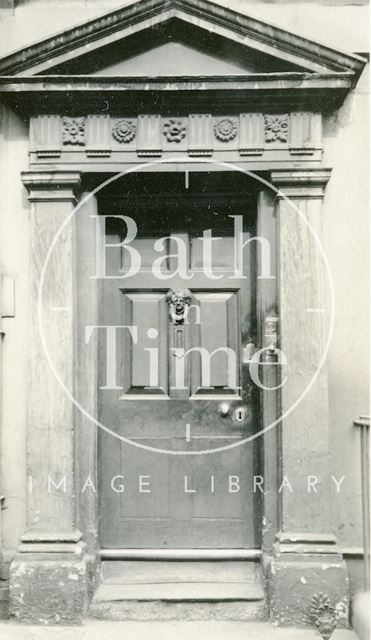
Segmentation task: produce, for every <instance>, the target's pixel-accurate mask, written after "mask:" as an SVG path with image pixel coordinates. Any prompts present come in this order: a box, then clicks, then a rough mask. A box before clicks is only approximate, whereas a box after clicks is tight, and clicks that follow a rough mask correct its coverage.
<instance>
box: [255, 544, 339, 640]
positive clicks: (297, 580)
mask: <svg viewBox="0 0 371 640" xmlns="http://www.w3.org/2000/svg"><path fill="white" fill-rule="evenodd" d="M267 577H268V590H269V608H270V619H271V622H273V623H275V624H278V625H282V626H284V625H286V626H291V625H297V626H311V627H315V628H317V629H318V630H319V631H320V633H323V631H324V629H325V628H326V629H329V628H331V627H333V628H335V627H336V626H338V627H347V626H348V620H349V581H348V574H347V568H346V564H345V562H344V560H343V558H342V555H341V552H340V549H339V548H338V546H337V545H336V540H335V538H334V537H333V536H332V535H331V534H330V535H327V534H324V535H320V534H288V533H285V534H282V533H281V534H278V535H277V542H276V544H275V545H274V554H273V557H272V559H271V562H270V566H269V570H268V576H267ZM323 637H330V636H329V635H328V636H326V635H323Z"/></svg>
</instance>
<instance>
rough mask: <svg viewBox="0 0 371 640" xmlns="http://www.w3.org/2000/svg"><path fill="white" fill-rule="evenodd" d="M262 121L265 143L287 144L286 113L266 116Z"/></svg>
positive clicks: (287, 120)
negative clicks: (263, 123)
mask: <svg viewBox="0 0 371 640" xmlns="http://www.w3.org/2000/svg"><path fill="white" fill-rule="evenodd" d="M264 121H265V141H266V142H268V143H269V142H287V140H288V131H289V116H288V114H287V113H284V114H282V115H276V114H274V115H266V116H264Z"/></svg>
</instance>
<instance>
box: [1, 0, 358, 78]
mask: <svg viewBox="0 0 371 640" xmlns="http://www.w3.org/2000/svg"><path fill="white" fill-rule="evenodd" d="M171 20H179V21H181V22H182V23H186V24H191V25H193V26H194V27H196V28H197V29H200V30H204V32H205V33H206V32H208V33H210V32H212V33H215V34H218V35H219V36H220V38H222V39H225V40H226V41H233V42H234V43H235V45H237V46H238V47H240V49H241V50H242V52H243V49H245V50H246V54H248V51H249V50H254V51H255V52H258V53H261V54H262V55H266V56H270V57H272V58H275V59H279V60H281V61H282V62H283V63H287V65H294V66H296V67H297V68H298V70H300V69H302V70H303V71H309V72H313V73H334V72H335V73H337V72H338V73H344V72H348V73H351V74H352V75H353V77H354V80H356V78H357V77H358V75H359V73H360V72H361V70H362V68H363V66H364V64H365V60H363V58H361V57H359V56H356V55H353V54H348V53H344V52H341V51H337V50H335V49H333V48H330V47H328V46H326V45H323V44H320V43H317V42H313V41H311V40H308V39H306V38H303V37H301V36H298V35H295V34H293V33H290V32H288V31H285V30H284V29H282V28H279V27H276V26H272V25H270V24H267V23H265V22H263V21H260V20H257V19H256V18H252V17H250V16H248V15H245V14H242V13H237V12H236V11H233V10H231V9H228V8H226V7H223V6H221V5H219V4H215V3H213V2H210V1H209V0H137V1H136V2H134V3H131V4H129V5H126V6H124V7H123V8H121V9H118V10H115V11H111V12H109V13H107V14H106V15H104V16H102V17H99V18H95V19H93V20H90V21H88V22H86V23H84V24H81V25H79V26H77V27H74V28H72V29H67V30H65V31H64V32H62V33H59V34H57V35H54V36H51V37H49V38H47V39H45V40H42V41H41V42H38V43H35V44H33V45H31V46H28V47H25V48H24V49H21V50H19V51H16V52H14V53H11V54H9V55H7V56H5V57H3V58H2V59H0V75H3V76H17V75H35V74H42V75H45V74H46V73H47V74H50V73H53V71H52V69H53V68H54V67H57V66H58V65H59V66H60V65H63V63H64V62H66V61H70V60H71V59H79V58H80V57H82V56H83V55H87V54H89V52H93V51H96V50H97V49H99V48H102V51H103V48H104V47H106V46H107V45H109V44H110V43H112V42H113V41H117V40H121V39H125V38H128V37H130V36H133V34H135V33H141V35H142V36H143V37H145V30H146V29H151V28H153V27H154V25H156V24H157V25H161V24H165V23H167V22H169V21H171ZM81 73H82V74H83V73H84V70H83V68H82V70H81Z"/></svg>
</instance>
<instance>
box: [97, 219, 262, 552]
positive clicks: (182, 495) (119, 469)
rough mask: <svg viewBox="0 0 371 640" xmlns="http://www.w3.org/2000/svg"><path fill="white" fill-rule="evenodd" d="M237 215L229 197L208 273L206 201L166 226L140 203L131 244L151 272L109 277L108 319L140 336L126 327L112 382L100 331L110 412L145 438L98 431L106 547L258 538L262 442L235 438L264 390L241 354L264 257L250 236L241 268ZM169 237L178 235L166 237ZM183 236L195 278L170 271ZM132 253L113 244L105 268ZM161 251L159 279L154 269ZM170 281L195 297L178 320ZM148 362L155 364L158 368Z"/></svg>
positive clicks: (245, 431) (247, 428) (104, 305)
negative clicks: (237, 273) (225, 408)
mask: <svg viewBox="0 0 371 640" xmlns="http://www.w3.org/2000/svg"><path fill="white" fill-rule="evenodd" d="M104 213H106V214H107V211H104ZM235 213H236V211H235V210H231V208H230V207H224V210H223V212H222V214H221V215H220V220H218V225H217V231H216V232H215V237H218V238H219V239H218V240H215V243H214V244H215V247H218V250H217V251H216V250H214V253H215V259H213V263H212V264H213V275H214V278H210V277H207V275H206V274H205V273H204V272H203V270H202V241H201V240H200V238H201V237H202V230H203V229H205V230H206V229H209V228H211V226H212V224H213V220H211V219H210V215H211V214H210V211H209V209H208V208H203V209H202V207H200V208H199V209H198V210H197V211H184V215H179V208H178V210H177V215H176V216H173V215H172V214H171V213H167V214H162V215H161V216H160V215H159V217H158V221H157V225H156V219H155V214H154V212H153V210H152V211H151V210H150V211H148V210H145V209H141V208H140V207H137V210H133V211H132V212H131V213H130V216H131V217H132V218H134V219H135V220H136V222H137V226H138V235H137V237H136V239H135V240H134V241H133V242H132V245H131V246H132V247H134V248H137V249H138V250H139V251H140V254H141V257H142V265H141V270H140V272H138V273H136V274H135V275H133V276H132V277H130V278H127V279H122V278H120V277H116V278H111V279H106V280H104V281H103V284H102V296H101V324H102V325H104V326H107V325H115V326H121V327H123V326H135V327H136V330H137V335H136V339H135V340H133V336H132V335H130V334H129V331H128V330H119V331H118V332H117V335H116V340H117V345H116V346H117V354H116V355H117V360H116V374H117V388H114V389H113V388H104V387H107V384H106V381H107V363H106V358H107V354H106V351H107V343H106V339H105V338H104V337H102V336H101V337H100V338H99V363H100V367H99V369H100V373H99V378H100V382H99V384H100V389H99V411H100V421H101V422H102V423H103V424H104V425H106V426H107V427H109V428H110V429H112V430H113V431H114V432H115V433H117V434H118V435H119V436H122V437H124V438H129V439H130V440H132V442H133V443H136V444H137V445H141V447H138V446H133V445H130V444H128V443H126V442H124V441H122V440H120V439H117V438H114V437H112V436H110V435H108V434H107V433H104V432H103V433H102V434H101V435H100V469H101V474H100V495H101V523H102V525H101V538H102V546H103V547H109V548H114V547H116V548H120V547H121V548H130V547H131V548H138V547H149V548H161V547H165V548H177V547H178V548H187V547H188V548H213V547H214V548H218V547H219V548H228V547H231V548H233V547H235V548H241V547H247V548H249V547H254V546H257V545H258V544H259V540H258V538H257V535H256V530H257V524H256V523H257V519H258V515H257V505H256V502H257V501H256V499H255V498H256V496H254V493H253V476H254V473H258V469H259V455H258V450H257V446H256V444H255V442H252V443H249V444H247V445H246V444H245V445H242V446H237V447H236V446H233V445H235V444H236V443H238V441H239V440H240V439H241V438H246V437H247V436H249V435H251V434H252V433H253V432H254V431H255V430H257V428H258V409H257V405H256V398H255V395H254V393H252V392H251V388H250V386H249V383H250V379H249V375H248V371H247V368H246V367H247V365H246V364H245V365H244V364H243V363H242V351H243V346H244V345H245V344H246V343H247V342H248V341H251V340H252V339H253V336H254V331H255V326H254V323H255V310H254V292H253V290H252V286H253V284H252V283H253V282H254V279H255V278H254V269H255V266H254V264H255V262H254V261H255V257H254V252H253V248H252V244H253V243H251V245H250V244H249V245H247V246H246V248H245V250H244V251H245V255H244V258H245V259H244V264H245V266H246V267H245V273H246V274H248V276H249V277H233V278H232V277H231V276H232V275H234V272H233V268H234V241H233V220H232V218H231V215H232V214H235ZM126 215H128V214H127V213H126ZM247 220H249V218H247ZM120 224H121V227H120ZM153 227H156V228H155V229H153ZM213 233H214V232H213ZM253 235H254V227H253V225H252V224H251V221H250V222H247V223H246V224H245V227H244V240H247V239H249V237H252V236H253ZM165 236H166V237H167V238H168V239H167V240H165V241H163V242H161V243H159V239H160V238H162V237H165ZM122 238H123V230H122V221H117V220H112V219H108V220H107V243H108V242H110V243H111V244H114V243H116V244H118V243H119V242H120V241H122ZM156 242H157V244H155V243H156ZM180 244H182V246H183V247H185V252H186V255H185V265H186V269H187V275H188V276H189V275H191V276H192V277H191V278H182V276H181V275H179V274H177V275H175V276H173V277H171V278H170V277H168V279H165V278H164V276H170V275H171V274H172V273H174V272H175V271H176V268H177V265H178V266H179V263H178V262H177V260H176V258H175V256H176V254H177V250H178V249H179V245H180ZM200 245H201V247H200ZM156 247H157V250H156ZM159 248H160V249H161V250H160V251H159ZM127 257H128V255H127V251H126V250H125V249H123V248H119V247H116V248H110V249H109V250H107V273H110V274H111V275H115V274H118V275H121V274H122V273H127V271H128V269H129V267H130V264H129V263H128V261H127ZM159 257H160V258H161V260H160V261H159V260H158V259H159ZM154 261H157V262H156V263H155V264H156V265H157V269H158V270H157V274H159V277H157V276H156V273H155V274H154V272H153V270H152V268H151V267H152V266H153V264H154ZM245 273H244V275H245ZM170 290H174V291H177V290H181V291H185V290H186V292H187V294H186V295H189V296H190V298H189V304H188V305H186V313H185V316H184V318H183V320H182V321H180V322H178V316H177V315H176V313H177V312H176V311H174V309H175V306H174V307H173V306H172V303H171V302H170V301H169V291H170ZM150 362H151V363H152V365H155V366H152V367H151V368H150V366H149V364H150ZM226 401H227V402H228V403H229V405H230V412H229V415H228V416H223V415H221V413H220V411H219V405H220V403H221V402H226ZM241 405H246V406H247V409H248V410H247V414H246V416H245V417H244V419H243V420H241V421H238V420H237V419H236V417H235V415H234V409H235V408H236V407H239V406H241ZM143 447H151V448H152V449H157V450H162V451H163V452H158V451H157V452H156V451H152V450H147V449H145V448H143ZM222 447H224V448H225V447H229V448H227V449H225V450H223V451H219V452H212V453H208V454H204V455H171V452H173V453H174V452H179V451H184V452H186V451H189V452H191V451H203V450H213V449H219V448H222ZM166 451H170V454H167V453H166Z"/></svg>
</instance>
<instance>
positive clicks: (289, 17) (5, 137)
mask: <svg viewBox="0 0 371 640" xmlns="http://www.w3.org/2000/svg"><path fill="white" fill-rule="evenodd" d="M219 2H221V3H222V0H219ZM223 2H224V4H226V5H228V6H229V7H235V8H236V9H237V10H239V11H246V10H247V9H248V11H249V13H251V14H254V15H256V16H258V17H259V18H261V19H264V20H267V21H270V22H274V23H276V24H278V25H279V26H283V27H286V28H288V29H291V30H293V31H297V32H298V33H300V34H303V35H306V36H308V37H314V38H318V39H320V40H322V41H325V42H326V43H327V44H330V45H333V46H339V47H340V48H344V49H348V50H349V51H354V52H362V51H365V50H366V48H367V44H368V43H367V26H366V24H367V20H366V13H367V7H366V6H364V4H362V3H360V4H359V5H357V4H352V5H350V4H349V5H348V4H344V3H339V4H341V6H335V5H334V4H333V3H330V4H323V3H321V2H311V3H309V2H307V3H301V2H296V3H291V2H288V3H284V2H262V1H260V0H255V1H254V2H251V3H250V2H249V3H248V2H247V0H229V1H228V0H223ZM41 4H42V11H43V20H42V21H40V19H39V16H40V14H39V10H38V6H40V5H41ZM123 4H124V3H123V2H122V1H116V0H100V1H99V2H97V1H94V2H93V0H90V1H87V2H85V1H83V0H67V1H65V2H63V9H62V8H61V5H62V3H61V2H54V1H50V0H49V1H48V2H45V3H41V2H36V1H34V2H29V3H23V4H21V5H20V6H19V8H17V9H16V10H15V13H12V12H8V11H4V12H0V55H4V53H5V52H10V51H11V50H14V49H17V48H19V47H21V46H24V45H25V44H28V43H31V42H33V41H34V40H35V34H37V38H38V39H40V38H42V37H44V36H47V35H49V34H52V33H54V32H56V31H61V30H63V29H64V28H66V27H69V26H73V25H75V24H77V23H79V22H81V21H84V20H86V19H88V18H89V17H94V16H95V15H98V14H102V13H104V12H106V11H108V10H109V9H111V8H115V7H116V6H122V5H123ZM247 5H248V6H247ZM33 25H34V27H33ZM367 92H368V81H367V73H364V74H363V76H362V78H361V79H360V81H359V83H358V85H357V87H356V89H355V90H354V91H353V92H352V94H351V95H350V96H349V97H348V98H347V99H346V101H345V103H344V105H343V106H342V107H341V109H340V110H339V111H338V112H337V113H335V114H333V115H330V116H328V117H326V118H325V122H324V147H325V156H324V166H325V167H332V168H333V173H332V177H331V180H330V183H329V185H328V188H327V194H326V198H325V204H324V214H323V225H324V243H325V249H326V252H327V255H328V257H329V261H330V265H331V269H332V274H333V279H334V285H335V295H336V319H335V333H334V338H333V341H332V345H331V349H330V353H329V358H328V368H329V393H330V414H331V434H332V443H331V447H332V449H331V450H332V460H331V465H332V472H333V473H334V475H336V477H337V478H339V477H341V476H342V475H344V474H346V478H345V480H344V482H343V485H342V492H341V495H340V496H339V499H338V500H337V501H336V502H334V503H333V513H332V523H333V531H334V533H335V534H336V535H337V536H338V537H339V540H340V543H341V544H342V545H343V546H345V547H351V546H358V547H359V546H361V500H360V465H359V438H358V435H359V434H358V432H357V431H356V430H355V429H354V427H353V426H352V422H353V419H355V418H356V417H358V416H359V415H360V414H364V413H368V379H367V378H368V342H367V341H368V336H367V330H368V325H369V323H368V318H367V310H368V300H367V298H368V282H367V276H368V256H367V250H368V246H367V241H366V238H367V232H368V229H367V227H368V186H367V182H368V166H367V160H368V149H367V140H368V104H367ZM27 150H28V127H27V123H25V122H23V121H22V120H21V119H20V118H19V117H18V116H16V115H14V114H12V113H11V112H10V111H9V110H8V109H6V108H5V107H3V108H2V111H1V118H0V167H1V170H0V194H1V200H0V271H2V272H4V273H8V274H11V275H12V276H14V278H15V283H16V315H15V318H9V319H6V320H4V321H3V329H4V331H5V338H4V340H3V377H2V405H3V406H2V425H1V435H0V438H1V448H0V449H1V463H2V464H1V466H2V477H1V487H2V488H1V493H2V494H4V495H6V496H7V498H6V502H5V507H6V508H5V509H4V511H3V514H2V515H3V517H2V536H3V553H4V558H5V560H6V559H7V558H8V557H9V555H10V554H11V552H12V550H14V549H15V548H16V545H17V542H18V539H19V536H20V535H21V534H22V533H23V531H24V530H25V525H26V523H25V502H26V470H27V467H26V425H27V416H26V396H27V335H28V292H29V282H28V259H29V246H28V243H29V237H28V224H29V215H30V214H29V205H28V202H27V194H26V191H25V189H24V188H23V187H22V186H21V182H20V177H19V174H20V171H22V170H24V169H27V166H28V157H27ZM4 567H5V568H3V571H4V572H5V573H6V563H5V565H4ZM0 579H1V575H0ZM0 585H1V582H0Z"/></svg>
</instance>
